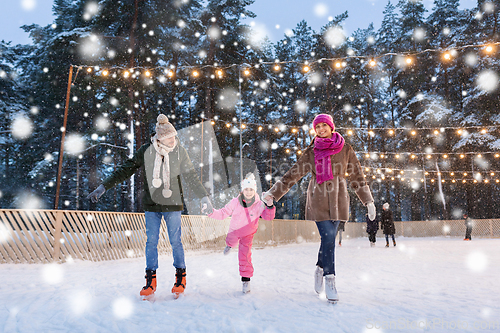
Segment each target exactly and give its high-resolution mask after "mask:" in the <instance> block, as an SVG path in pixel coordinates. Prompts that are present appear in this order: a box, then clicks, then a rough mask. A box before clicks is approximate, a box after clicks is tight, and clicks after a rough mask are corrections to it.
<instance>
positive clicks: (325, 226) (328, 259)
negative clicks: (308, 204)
mask: <svg viewBox="0 0 500 333" xmlns="http://www.w3.org/2000/svg"><path fill="white" fill-rule="evenodd" d="M339 223H340V221H332V220H326V221H316V226H317V227H318V231H319V235H320V236H321V245H320V247H319V252H318V262H317V263H316V266H319V267H322V268H323V275H330V274H333V275H335V236H336V235H337V229H338V227H339Z"/></svg>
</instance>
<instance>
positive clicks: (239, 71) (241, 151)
mask: <svg viewBox="0 0 500 333" xmlns="http://www.w3.org/2000/svg"><path fill="white" fill-rule="evenodd" d="M238 108H239V111H240V183H241V182H243V146H242V144H243V138H242V130H243V128H242V127H241V126H242V123H241V66H238Z"/></svg>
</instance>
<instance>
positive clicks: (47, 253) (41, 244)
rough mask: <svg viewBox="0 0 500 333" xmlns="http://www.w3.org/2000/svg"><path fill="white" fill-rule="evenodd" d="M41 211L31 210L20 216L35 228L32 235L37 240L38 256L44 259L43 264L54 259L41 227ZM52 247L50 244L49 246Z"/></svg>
mask: <svg viewBox="0 0 500 333" xmlns="http://www.w3.org/2000/svg"><path fill="white" fill-rule="evenodd" d="M39 213H40V212H39V211H35V210H29V211H21V212H20V214H21V216H23V218H24V220H27V221H30V224H31V226H32V228H33V232H35V234H33V232H32V233H31V235H32V237H33V238H34V240H35V243H36V245H37V249H38V251H37V252H38V255H39V257H40V258H41V259H42V262H50V261H51V259H52V253H51V250H52V248H51V247H50V246H48V247H47V242H46V240H45V239H44V237H43V232H42V230H41V226H40V222H39V221H40V218H39V216H40V215H39ZM49 245H50V244H49Z"/></svg>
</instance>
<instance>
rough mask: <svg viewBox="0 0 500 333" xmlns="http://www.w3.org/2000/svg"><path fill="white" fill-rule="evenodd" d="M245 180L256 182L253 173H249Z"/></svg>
mask: <svg viewBox="0 0 500 333" xmlns="http://www.w3.org/2000/svg"><path fill="white" fill-rule="evenodd" d="M245 179H249V180H255V175H254V174H253V173H251V172H249V173H247V175H246V176H245Z"/></svg>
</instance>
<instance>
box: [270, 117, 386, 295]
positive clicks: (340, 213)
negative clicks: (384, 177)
mask: <svg viewBox="0 0 500 333" xmlns="http://www.w3.org/2000/svg"><path fill="white" fill-rule="evenodd" d="M313 127H314V130H315V132H316V137H315V138H314V139H313V141H312V142H311V144H310V145H309V147H308V148H307V149H306V150H305V151H304V153H303V154H302V156H301V157H300V159H299V160H298V161H297V163H295V165H294V166H293V167H292V168H291V169H290V170H288V172H287V173H286V174H285V175H284V176H283V178H281V180H280V181H278V182H277V183H276V184H274V186H273V187H272V188H271V189H270V190H269V191H268V192H266V193H264V194H263V197H264V200H266V201H267V200H268V199H275V200H279V199H281V198H282V197H283V196H284V195H285V194H286V193H287V192H288V191H289V190H290V188H291V187H292V186H293V185H294V184H295V183H297V182H298V181H299V180H300V179H301V178H302V177H304V176H305V175H306V174H308V173H311V175H312V177H311V180H310V182H309V187H308V189H307V199H306V219H307V220H313V221H315V222H316V226H317V227H318V231H319V234H320V236H321V245H320V248H319V252H318V261H317V263H316V266H317V267H316V272H315V290H316V292H317V293H318V294H319V293H321V292H322V290H323V287H324V288H325V292H326V296H327V298H328V300H329V301H331V302H336V301H338V299H339V298H338V294H337V289H336V288H335V236H336V234H337V228H338V226H339V222H340V221H347V220H348V219H349V193H348V191H347V181H346V177H347V178H349V181H350V186H351V188H352V189H353V190H354V191H355V193H356V194H357V196H358V198H359V199H360V200H361V202H362V203H363V204H364V205H365V206H367V208H368V214H369V216H370V217H371V218H372V219H374V218H375V214H376V211H375V205H374V204H373V197H372V194H371V192H370V188H369V186H368V184H367V182H366V181H365V176H364V174H363V170H362V168H361V165H360V163H359V161H358V159H357V157H356V154H355V152H354V150H353V149H352V147H351V145H349V144H348V143H346V142H345V141H344V138H343V137H342V136H341V135H340V134H339V133H337V132H335V124H334V123H333V118H332V117H331V116H330V115H328V114H319V115H317V116H316V117H315V118H314V121H313ZM323 277H324V278H323ZM323 282H324V284H323Z"/></svg>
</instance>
